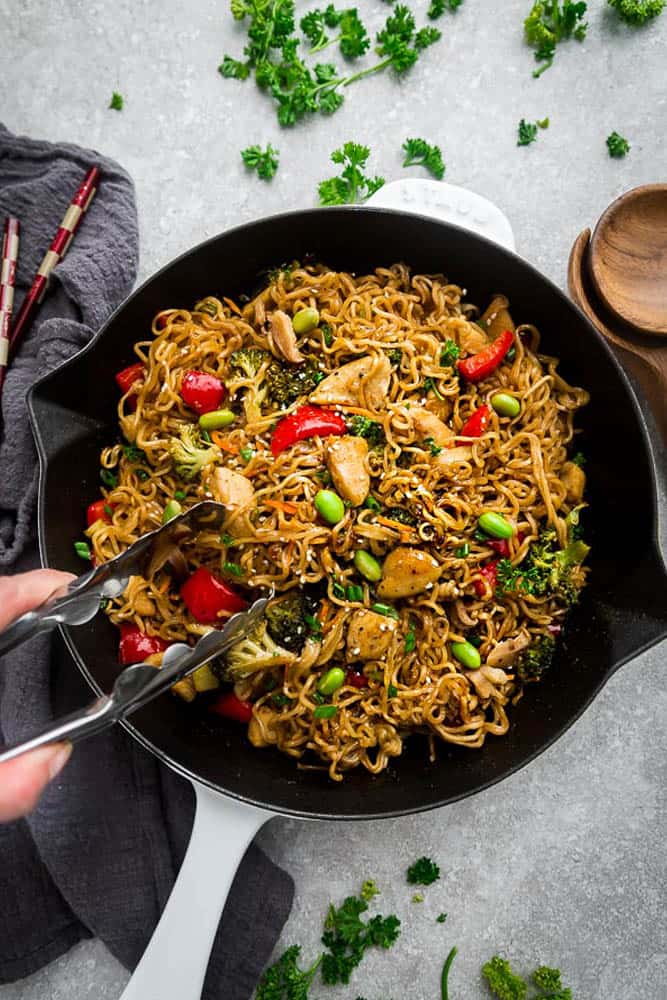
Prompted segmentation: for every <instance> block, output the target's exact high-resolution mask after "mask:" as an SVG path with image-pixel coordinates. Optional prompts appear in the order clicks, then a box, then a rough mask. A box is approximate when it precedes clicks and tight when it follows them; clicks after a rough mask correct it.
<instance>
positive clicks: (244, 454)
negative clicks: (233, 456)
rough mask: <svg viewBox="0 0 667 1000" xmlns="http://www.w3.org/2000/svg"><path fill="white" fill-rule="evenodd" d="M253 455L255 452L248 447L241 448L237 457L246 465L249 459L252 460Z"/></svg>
mask: <svg viewBox="0 0 667 1000" xmlns="http://www.w3.org/2000/svg"><path fill="white" fill-rule="evenodd" d="M254 454H255V452H254V451H253V450H252V448H250V447H247V448H241V450H240V451H239V455H240V456H241V458H242V459H243V461H244V462H245V463H246V464H247V463H248V462H249V461H250V459H251V458H252V456H253V455H254Z"/></svg>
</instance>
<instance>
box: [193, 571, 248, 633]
mask: <svg viewBox="0 0 667 1000" xmlns="http://www.w3.org/2000/svg"><path fill="white" fill-rule="evenodd" d="M181 597H182V598H183V601H184V603H185V606H186V608H187V609H188V611H189V612H190V614H191V615H192V617H193V618H196V619H197V621H198V622H201V623H202V625H215V624H216V623H217V622H219V621H220V612H222V611H229V612H232V613H235V612H236V611H243V610H244V609H245V608H246V607H247V606H248V605H247V602H246V601H244V600H243V598H242V597H240V596H239V595H238V594H237V593H236V591H235V590H232V588H231V587H229V586H228V585H227V584H226V583H224V581H222V580H221V579H220V578H219V577H217V576H216V575H215V574H214V573H211V571H210V569H206V567H205V566H200V567H199V569H196V570H195V571H194V573H193V574H192V576H190V577H189V578H188V579H187V580H186V581H185V583H184V584H183V586H182V587H181Z"/></svg>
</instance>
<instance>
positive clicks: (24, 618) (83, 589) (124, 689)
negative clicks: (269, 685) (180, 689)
mask: <svg viewBox="0 0 667 1000" xmlns="http://www.w3.org/2000/svg"><path fill="white" fill-rule="evenodd" d="M225 514H226V511H225V508H224V507H223V506H222V505H221V504H218V503H214V502H213V501H211V500H206V501H204V502H203V503H199V504H196V505H195V506H194V507H191V508H190V510H188V511H186V512H185V514H181V515H179V516H178V517H175V518H173V519H172V520H171V521H169V522H168V523H167V524H165V525H163V526H162V527H161V528H157V529H156V530H155V531H151V532H149V533H148V534H147V535H143V536H142V537H141V538H140V539H139V540H138V541H137V542H135V543H134V545H131V546H130V548H129V549H127V550H126V551H125V552H123V553H122V554H121V555H119V556H116V558H115V559H111V560H110V561H109V562H107V563H103V564H102V565H100V566H98V567H96V568H95V569H92V570H90V572H88V573H84V574H83V576H80V577H78V578H77V579H76V580H72V582H71V583H70V584H68V585H67V586H66V587H62V588H60V589H59V590H57V591H55V592H54V593H53V594H52V595H51V597H50V598H49V599H48V600H47V601H45V602H44V604H42V605H40V607H38V608H35V610H34V611H29V612H28V613H27V614H25V615H21V617H20V618H17V619H16V621H15V622H12V624H11V625H9V626H8V627H7V628H6V629H5V630H4V632H2V633H0V655H2V654H3V653H7V652H9V650H11V649H14V648H15V647H16V646H18V645H20V644H21V643H23V642H25V641H26V640H27V639H30V638H32V637H33V636H34V635H38V634H39V633H41V632H48V631H50V630H51V629H54V628H55V627H56V626H57V625H83V624H84V623H85V622H88V621H90V620H91V619H92V618H94V617H95V615H96V614H97V612H98V611H99V608H100V601H101V600H102V599H103V598H112V597H117V596H118V595H119V594H122V592H123V591H124V590H125V588H126V586H127V584H128V582H129V579H130V577H131V576H134V575H142V572H143V571H144V570H145V568H146V566H147V565H148V563H149V562H150V560H151V558H152V557H153V555H154V553H155V551H156V548H157V545H158V543H159V544H160V545H163V544H165V541H166V542H168V541H169V539H170V538H173V537H174V536H177V535H178V534H179V533H182V528H183V527H185V528H189V529H191V530H192V531H193V532H194V531H202V530H206V529H208V530H211V531H219V529H220V527H221V525H222V522H223V520H224V517H225ZM269 600H270V597H262V598H260V599H259V600H257V601H255V603H254V604H253V605H252V606H251V607H250V608H249V609H248V610H247V611H242V612H239V613H238V614H235V615H232V617H231V618H229V619H228V621H227V623H226V625H225V627H224V628H222V629H215V630H213V631H212V632H209V633H208V634H207V635H204V636H202V638H201V639H200V640H199V641H198V642H197V644H196V645H195V646H188V645H187V644H186V643H184V642H177V643H174V644H173V645H172V646H170V647H169V648H168V649H167V650H166V652H165V653H164V656H163V658H162V665H161V667H160V668H159V669H156V668H155V667H154V666H152V665H151V664H149V663H136V664H133V665H132V666H130V667H126V668H125V669H124V670H123V671H121V673H120V674H119V675H118V677H117V678H116V682H115V684H114V686H113V690H112V691H111V693H110V694H108V695H106V694H105V695H102V696H101V697H99V698H96V699H95V701H93V702H92V703H91V704H90V705H88V706H86V707H85V708H83V709H79V710H78V711H76V712H73V713H72V714H71V715H66V716H64V717H63V718H61V719H57V720H56V721H54V722H52V723H50V724H49V725H48V726H47V727H46V728H44V729H43V730H42V731H41V732H39V733H37V734H36V735H35V736H33V737H32V738H31V739H29V740H26V741H25V742H23V743H16V744H14V745H13V746H9V747H6V748H5V749H4V750H2V751H0V763H1V762H3V761H6V760H11V759H12V758H13V757H18V756H19V755H20V754H22V753H26V752H27V751H28V750H34V749H36V748H37V747H40V746H43V745H44V744H45V743H54V742H58V741H60V740H69V741H70V742H74V741H75V740H80V739H83V738H84V737H86V736H93V735H95V734H96V733H99V732H102V730H104V729H106V728H107V727H108V726H111V725H113V724H114V722H118V721H119V719H124V718H125V716H127V715H129V714H130V713H131V712H135V711H136V710H137V709H138V708H141V707H142V706H143V705H145V704H146V703H147V702H149V701H151V700H152V699H153V698H155V697H157V695H159V694H161V693H162V692H163V691H165V690H166V689H167V688H169V687H171V685H172V684H175V683H176V681H179V680H181V679H182V678H183V677H187V676H188V675H189V674H191V673H192V672H193V671H194V670H196V669H197V668H198V667H202V666H204V664H206V663H209V662H210V661H211V660H213V659H215V658H216V657H218V656H221V655H222V654H223V653H225V652H226V651H227V650H228V649H229V648H231V646H233V645H235V644H236V643H237V642H238V641H239V640H240V639H243V638H244V637H245V636H246V635H248V633H250V632H251V631H252V630H253V628H254V627H255V625H256V624H257V623H258V622H259V621H260V620H261V619H262V618H263V616H264V609H265V608H266V605H267V604H268V602H269Z"/></svg>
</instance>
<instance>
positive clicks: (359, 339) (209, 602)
mask: <svg viewBox="0 0 667 1000" xmlns="http://www.w3.org/2000/svg"><path fill="white" fill-rule="evenodd" d="M539 342H540V335H539V333H538V331H537V329H536V328H535V327H534V326H531V325H529V324H524V325H521V326H518V327H515V324H514V322H513V320H512V316H511V313H510V304H509V303H508V301H507V299H506V298H504V297H503V296H502V295H501V294H498V295H496V296H495V297H494V298H493V300H492V301H491V302H485V303H481V304H480V305H476V304H473V303H472V302H469V301H468V300H467V298H466V290H465V289H463V288H460V287H459V286H458V285H455V284H452V283H450V282H449V281H448V280H447V279H446V278H445V277H444V276H443V275H441V274H436V275H425V274H413V273H411V271H410V270H409V269H408V268H407V267H406V266H404V265H402V264H397V265H395V266H393V267H389V268H378V269H377V270H376V271H375V272H374V273H372V274H367V275H354V274H349V273H345V272H338V271H332V270H330V269H328V268H326V267H324V266H320V265H300V264H298V263H295V264H294V265H292V266H289V267H283V268H281V269H279V270H278V271H276V272H272V273H271V274H270V275H269V276H268V278H267V281H266V283H265V286H264V287H263V290H262V291H261V292H260V293H259V294H258V295H257V296H256V297H255V298H253V299H252V300H250V301H247V300H246V301H245V302H239V303H237V302H235V301H232V300H231V299H229V298H222V299H217V298H214V297H211V296H209V297H207V298H204V299H202V300H201V301H200V302H197V303H196V304H195V305H194V308H193V309H185V308H180V307H179V308H167V309H164V310H163V311H162V312H160V313H159V314H158V315H157V316H156V317H155V319H154V321H153V327H152V331H151V333H150V336H148V332H147V336H146V338H145V339H142V340H139V342H138V343H137V344H136V345H135V354H136V362H135V363H134V364H133V365H131V366H130V367H129V368H126V369H124V370H123V371H122V372H119V373H118V374H117V375H116V381H117V383H118V386H119V389H120V393H121V395H120V400H119V404H118V422H119V430H120V434H119V436H118V439H117V443H111V444H109V446H108V447H106V448H105V449H104V450H103V452H102V455H101V480H102V498H101V499H97V500H96V501H95V502H93V503H91V506H90V508H89V510H88V529H87V532H86V534H87V536H88V544H89V545H90V549H91V550H92V552H91V556H92V558H93V559H94V560H95V561H97V562H101V561H105V560H108V559H111V558H113V556H115V555H117V554H118V553H120V552H122V551H123V550H124V549H125V548H127V546H128V545H130V544H131V543H132V542H134V541H136V540H137V539H138V538H139V537H140V536H141V535H142V534H144V533H145V532H147V531H150V530H152V529H154V528H156V527H158V526H159V525H160V524H162V523H165V522H166V521H168V520H169V519H171V518H174V517H176V516H177V515H178V514H180V513H181V512H182V511H185V510H187V509H188V508H189V507H191V506H192V505H193V504H195V503H198V502H199V501H201V500H205V499H213V500H217V501H219V502H220V503H221V504H223V505H224V508H225V510H226V516H225V520H224V523H223V525H222V528H221V529H220V528H216V529H215V530H213V529H212V528H211V529H208V528H204V529H203V530H197V531H192V530H188V529H187V528H186V527H180V526H178V525H176V526H175V529H174V532H173V534H172V537H171V539H170V540H169V541H168V543H166V544H165V545H163V546H162V547H161V549H160V550H159V551H158V552H157V553H156V555H155V556H154V557H153V560H152V563H151V565H150V566H149V567H148V569H147V571H146V577H145V578H143V577H133V578H132V579H131V581H130V583H129V586H128V587H127V589H126V591H125V593H124V594H123V596H122V597H120V598H118V599H117V600H114V601H111V602H109V604H108V606H107V609H106V610H107V614H108V615H109V617H110V618H111V620H112V621H113V622H114V623H115V624H116V625H118V626H119V627H120V662H121V663H132V662H137V661H141V660H148V661H149V662H151V663H153V664H154V665H155V666H156V667H159V665H160V662H161V657H162V655H163V653H164V650H165V649H166V648H167V647H168V646H169V644H170V643H172V642H175V641H181V642H182V641H184V640H185V641H188V642H190V643H194V642H196V641H197V639H198V638H199V637H200V636H201V635H203V634H205V633H206V632H208V631H210V630H211V629H214V628H219V627H221V626H222V625H224V623H225V621H226V620H227V619H228V618H229V616H230V615H232V614H233V613H235V612H236V611H238V610H241V609H243V608H245V607H247V606H248V604H249V603H250V602H251V601H252V600H253V599H254V598H256V597H259V596H261V595H262V594H266V593H267V592H269V591H270V589H271V588H273V589H274V591H275V598H274V599H273V601H272V603H271V604H270V605H269V608H268V611H267V614H266V617H265V619H264V621H263V622H262V624H261V625H260V626H259V627H258V628H257V629H256V630H255V631H254V632H253V633H252V634H251V635H250V636H249V637H248V638H246V639H244V640H242V641H240V642H239V643H238V644H237V645H236V646H235V647H234V648H233V649H232V650H231V651H230V652H228V653H227V654H226V656H225V657H224V658H221V659H220V660H219V661H215V662H214V663H213V664H212V665H210V666H205V667H202V668H200V669H199V670H198V671H197V672H196V673H194V674H192V675H191V676H190V677H188V678H186V679H185V680H183V681H181V682H179V683H178V684H177V685H175V688H174V690H175V693H176V694H177V695H180V696H181V697H182V698H183V699H184V700H185V701H193V700H194V699H195V698H197V699H198V702H199V704H200V705H201V706H202V707H203V708H206V709H208V710H210V711H212V712H215V713H218V714H219V715H222V716H224V717H226V718H228V719H234V720H236V721H237V722H238V723H242V724H245V725H246V727H247V736H248V738H249V740H250V741H251V743H252V744H254V746H256V747H268V746H275V747H277V748H278V749H279V750H281V751H282V752H283V753H286V754H289V755H290V756H292V757H294V758H296V760H297V762H298V764H297V766H299V767H309V768H313V767H316V768H320V769H328V773H329V775H330V776H331V778H333V779H334V780H341V779H342V777H343V776H344V773H345V772H346V771H348V770H350V769H351V768H354V767H357V766H358V765H362V766H363V767H365V768H367V769H368V770H369V771H371V772H373V773H379V772H380V771H382V770H383V768H385V767H386V766H387V765H388V763H389V762H390V759H391V758H392V757H397V756H398V755H399V754H400V753H401V750H402V748H403V743H404V740H405V739H406V738H407V737H408V736H409V735H411V734H414V733H421V734H424V735H426V736H427V738H428V747H429V749H430V755H431V757H432V758H434V757H435V756H436V754H437V745H438V742H439V741H441V740H444V741H446V742H448V743H456V744H459V745H461V746H464V747H468V748H470V749H475V748H479V747H481V746H482V744H483V743H484V741H485V739H486V738H487V736H488V735H491V736H502V735H503V734H504V733H506V732H507V730H508V728H509V725H510V721H509V720H510V716H511V706H512V705H513V704H514V703H516V701H517V700H518V699H519V698H520V697H521V696H522V694H523V692H524V689H525V688H526V686H527V685H529V684H530V683H532V682H535V681H539V679H540V677H541V676H542V675H543V673H544V671H545V670H547V669H548V667H549V664H550V662H551V660H552V658H553V655H554V650H555V647H556V644H557V642H558V633H559V632H560V631H561V629H562V627H563V624H564V621H565V618H566V616H567V614H568V611H569V609H570V608H571V606H572V605H573V604H574V603H575V602H576V601H577V599H578V596H579V593H580V591H581V588H582V587H583V585H584V583H585V580H586V573H587V570H586V568H585V566H584V560H585V557H586V555H587V553H588V546H587V545H586V544H585V542H584V541H583V539H582V537H581V526H580V523H579V522H580V512H581V509H582V507H583V506H584V504H583V494H584V487H585V473H584V471H583V469H582V465H583V456H582V454H581V453H580V452H579V451H578V450H577V446H576V443H575V429H574V421H575V417H576V413H577V410H578V409H579V408H580V407H581V406H584V405H585V404H586V402H587V400H588V394H587V393H586V391H585V390H584V389H581V388H578V387H576V386H572V385H569V384H568V383H567V382H565V381H564V380H563V378H562V377H561V376H560V375H559V374H558V370H557V366H558V359H557V358H555V357H550V356H548V355H546V354H542V353H541V352H540V347H539ZM85 548H86V546H85V545H84V546H83V549H84V553H83V554H84V555H85ZM79 551H81V548H80V543H79Z"/></svg>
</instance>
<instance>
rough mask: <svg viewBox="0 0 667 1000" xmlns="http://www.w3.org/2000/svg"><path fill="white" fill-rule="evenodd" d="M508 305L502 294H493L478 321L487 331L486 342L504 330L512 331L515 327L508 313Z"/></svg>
mask: <svg viewBox="0 0 667 1000" xmlns="http://www.w3.org/2000/svg"><path fill="white" fill-rule="evenodd" d="M508 306H509V301H508V300H507V299H506V298H505V296H504V295H494V297H493V299H492V300H491V302H490V304H489V306H488V308H487V309H486V311H485V312H484V313H483V315H482V317H481V319H480V323H481V324H482V325H483V327H484V329H485V330H486V331H487V342H488V341H490V340H495V339H496V337H499V336H500V334H501V333H504V332H505V330H511V331H512V333H514V330H515V329H516V328H515V326H514V320H513V319H512V317H511V316H510V314H509V310H508V308H507V307H508Z"/></svg>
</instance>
